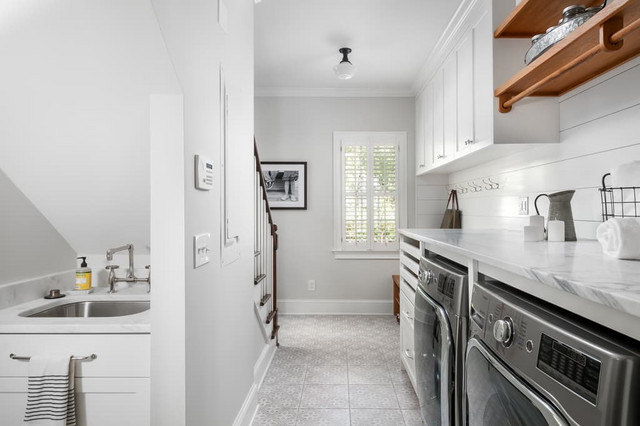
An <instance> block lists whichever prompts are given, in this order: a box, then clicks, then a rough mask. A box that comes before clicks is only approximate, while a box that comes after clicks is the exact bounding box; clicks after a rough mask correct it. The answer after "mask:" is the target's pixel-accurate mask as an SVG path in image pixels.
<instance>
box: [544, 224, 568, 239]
mask: <svg viewBox="0 0 640 426" xmlns="http://www.w3.org/2000/svg"><path fill="white" fill-rule="evenodd" d="M547 240H549V242H563V241H564V222H563V221H561V220H550V221H549V222H548V223H547Z"/></svg>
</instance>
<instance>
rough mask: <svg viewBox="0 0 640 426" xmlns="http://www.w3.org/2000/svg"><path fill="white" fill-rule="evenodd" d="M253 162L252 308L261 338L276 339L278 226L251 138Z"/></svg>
mask: <svg viewBox="0 0 640 426" xmlns="http://www.w3.org/2000/svg"><path fill="white" fill-rule="evenodd" d="M253 153H254V157H253V158H254V162H255V170H256V175H255V184H254V188H255V190H254V192H255V203H254V204H255V232H254V235H255V236H254V274H253V276H254V280H253V285H254V308H255V313H256V316H257V318H258V320H259V321H260V323H261V325H262V326H261V330H262V332H263V336H264V338H265V342H267V343H268V342H269V340H273V339H275V341H276V346H279V342H278V330H279V328H280V326H279V325H278V304H277V291H276V289H277V285H276V252H277V250H278V233H277V231H278V227H277V226H276V225H275V224H274V223H273V218H272V217H271V210H270V209H269V200H267V190H266V187H265V183H264V179H263V177H262V167H261V166H260V156H259V155H258V146H257V145H256V142H255V140H254V141H253Z"/></svg>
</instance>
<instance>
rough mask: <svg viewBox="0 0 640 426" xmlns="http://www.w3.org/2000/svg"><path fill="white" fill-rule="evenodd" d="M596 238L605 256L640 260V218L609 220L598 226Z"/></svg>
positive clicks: (615, 218)
mask: <svg viewBox="0 0 640 426" xmlns="http://www.w3.org/2000/svg"><path fill="white" fill-rule="evenodd" d="M596 238H598V241H599V242H600V245H602V251H603V252H604V253H605V254H606V255H609V256H613V257H616V258H618V259H640V218H634V217H622V218H618V217H614V218H611V219H609V220H607V221H606V222H604V223H601V224H600V225H599V226H598V229H597V230H596Z"/></svg>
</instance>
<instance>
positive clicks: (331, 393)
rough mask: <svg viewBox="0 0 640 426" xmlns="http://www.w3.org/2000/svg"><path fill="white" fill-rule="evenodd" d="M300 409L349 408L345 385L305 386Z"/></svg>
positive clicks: (347, 389)
mask: <svg viewBox="0 0 640 426" xmlns="http://www.w3.org/2000/svg"><path fill="white" fill-rule="evenodd" d="M300 408H349V388H348V386H347V385H305V386H304V390H303V391H302V399H301V401H300Z"/></svg>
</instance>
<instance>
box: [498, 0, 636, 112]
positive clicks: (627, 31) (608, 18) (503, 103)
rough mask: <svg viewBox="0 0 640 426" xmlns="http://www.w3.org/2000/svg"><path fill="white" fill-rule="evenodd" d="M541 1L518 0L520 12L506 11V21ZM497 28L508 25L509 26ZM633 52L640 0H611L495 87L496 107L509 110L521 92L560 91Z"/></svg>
mask: <svg viewBox="0 0 640 426" xmlns="http://www.w3.org/2000/svg"><path fill="white" fill-rule="evenodd" d="M541 1H542V0H529V1H523V2H522V3H520V5H519V6H518V8H516V10H515V11H514V13H515V12H518V11H520V13H519V14H517V15H518V16H514V14H512V15H511V16H509V18H508V20H509V19H510V22H511V23H513V22H521V21H523V20H524V17H521V16H519V15H520V14H522V13H529V12H527V8H528V7H532V6H528V5H529V4H530V3H531V4H532V3H540V2H541ZM549 3H558V4H564V3H563V2H561V1H553V2H549ZM532 21H536V20H535V19H532ZM545 25H546V24H545ZM502 27H505V28H506V29H509V28H511V25H505V24H503V25H501V28H502ZM499 29H500V28H499ZM502 34H505V32H504V30H503V32H502ZM501 37H504V35H501ZM639 54H640V1H638V0H616V1H614V2H612V3H609V4H608V5H607V6H606V7H605V8H604V9H603V10H602V11H600V12H599V13H598V14H596V15H595V16H594V17H593V18H591V19H590V20H588V21H587V22H586V23H585V24H583V25H582V26H580V27H578V29H576V30H575V31H574V32H573V33H571V34H569V35H568V36H567V37H566V38H565V39H563V40H561V41H560V42H559V43H557V44H555V45H554V46H553V47H551V48H550V49H549V50H547V51H546V52H545V53H543V54H542V55H541V56H540V57H538V58H537V59H535V60H534V61H533V62H532V63H531V64H529V65H528V66H526V67H525V68H523V69H522V70H521V71H520V72H519V73H517V74H516V75H515V76H513V77H512V78H511V79H510V80H508V81H507V82H506V83H504V84H503V85H502V86H500V87H498V88H497V89H496V90H495V96H496V97H498V98H499V99H500V102H499V104H500V107H499V110H500V112H509V111H510V110H511V107H512V106H513V104H515V103H516V102H518V101H519V100H521V99H523V98H524V97H527V96H559V95H562V94H563V93H565V92H568V91H569V90H572V89H574V88H575V87H577V86H580V85H581V84H583V83H586V82H587V81H589V80H591V79H593V78H594V77H597V76H598V75H600V74H603V73H605V72H607V71H609V70H610V69H612V68H615V67H616V66H618V65H620V64H622V63H624V62H626V61H628V60H630V59H632V58H634V57H635V56H638V55H639Z"/></svg>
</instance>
